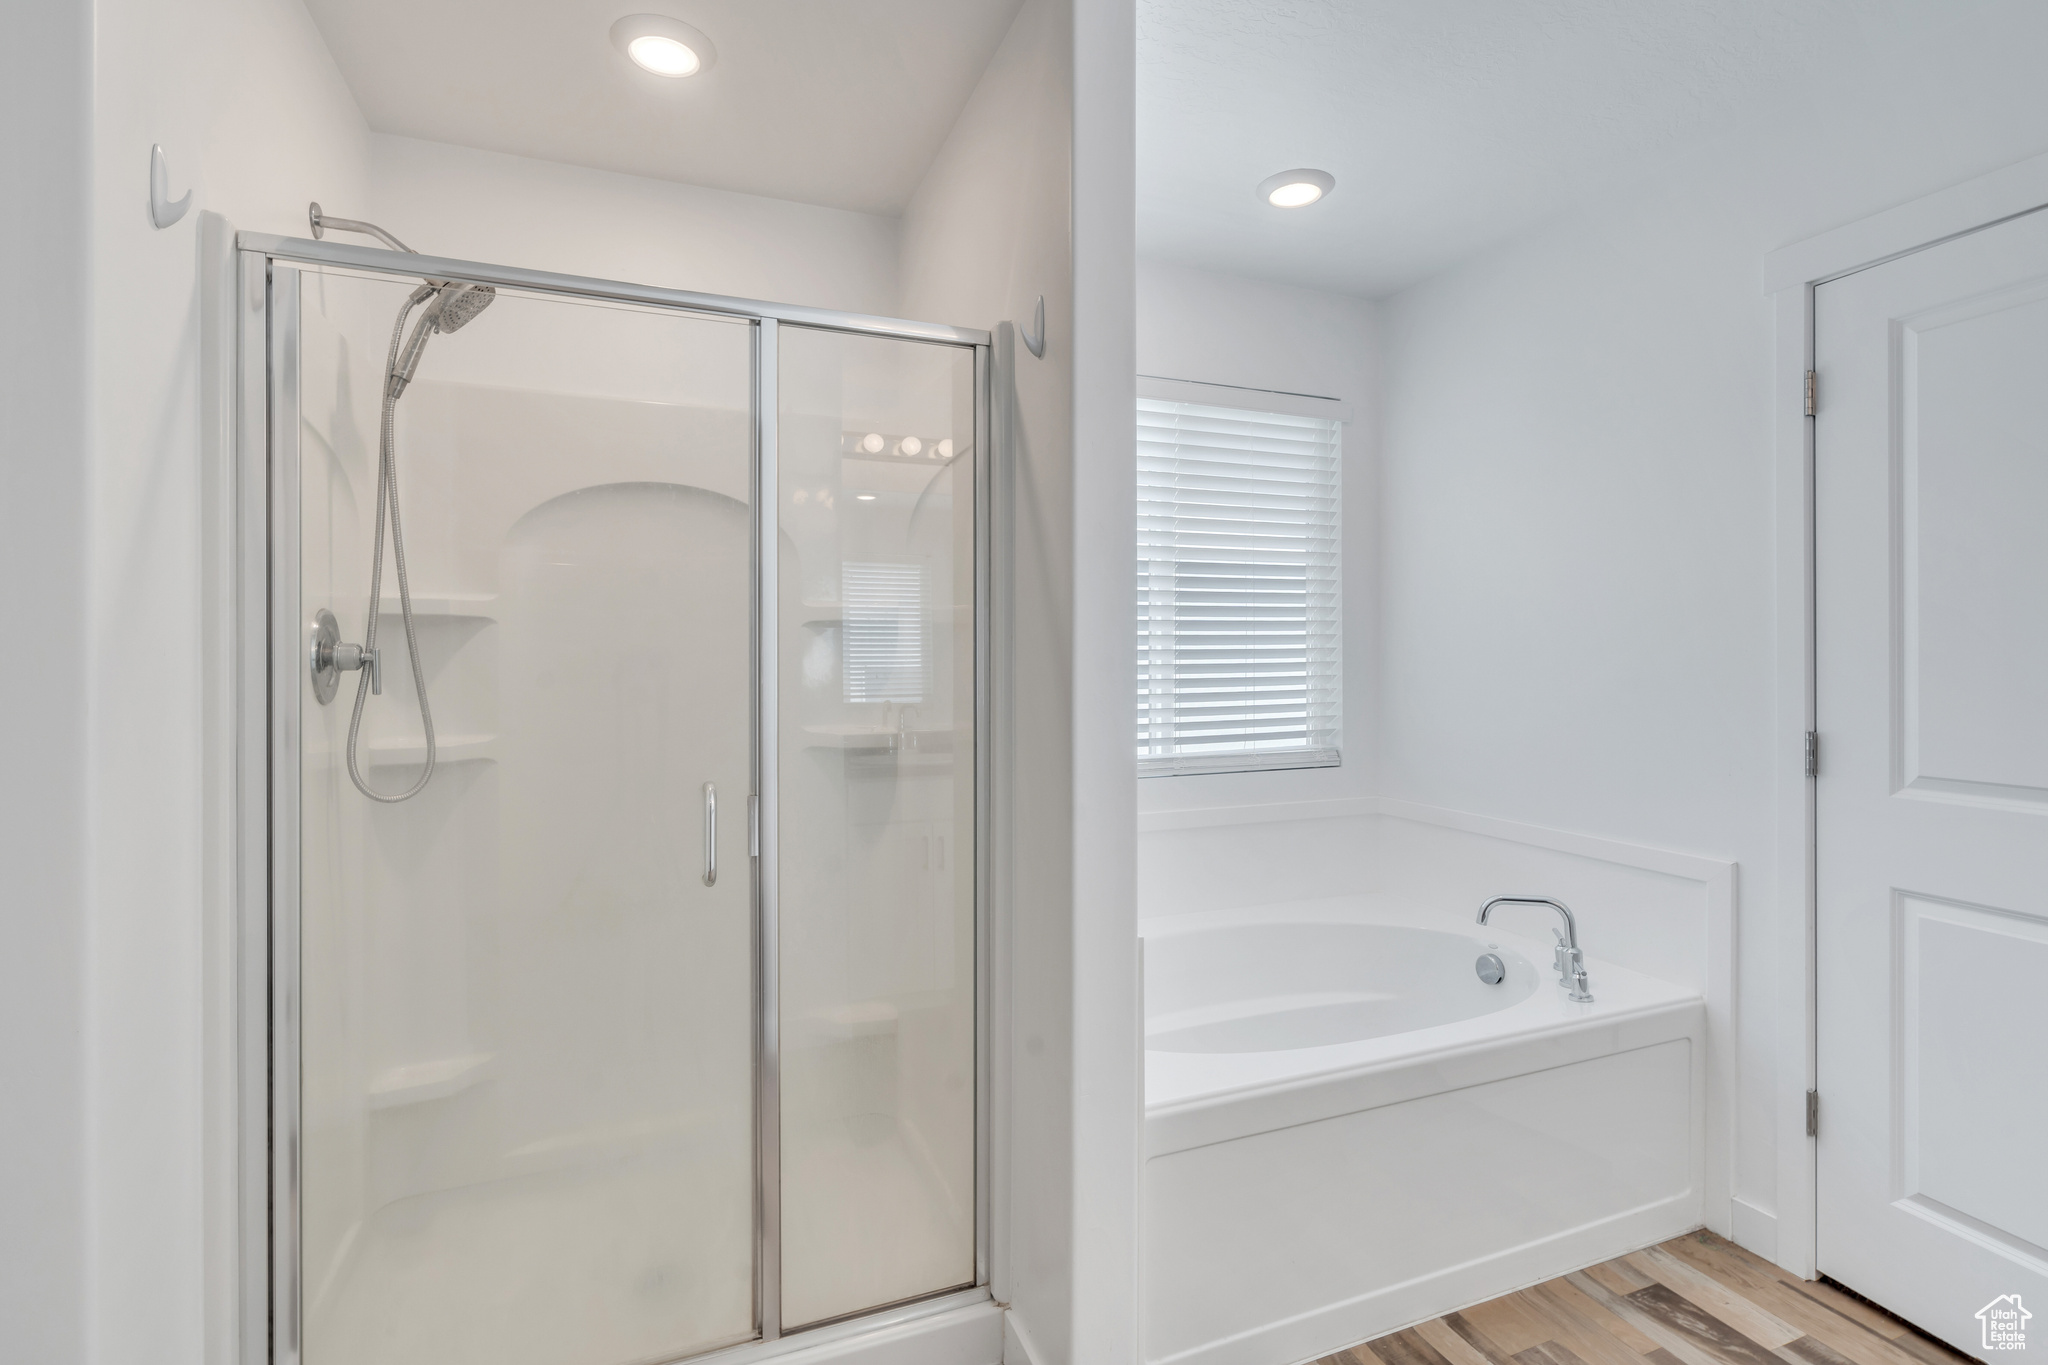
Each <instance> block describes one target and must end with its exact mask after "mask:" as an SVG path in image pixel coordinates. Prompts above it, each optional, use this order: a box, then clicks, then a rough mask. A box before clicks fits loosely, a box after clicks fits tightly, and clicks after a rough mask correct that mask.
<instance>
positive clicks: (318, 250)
mask: <svg viewBox="0 0 2048 1365" xmlns="http://www.w3.org/2000/svg"><path fill="white" fill-rule="evenodd" d="M236 260H237V270H236V281H237V308H236V316H237V318H238V324H237V327H236V336H235V343H236V396H235V403H236V455H235V489H234V502H235V506H234V517H233V525H234V528H235V530H234V535H235V541H236V543H235V564H236V569H235V584H236V603H235V616H234V620H235V631H236V644H235V650H236V652H235V675H234V676H235V679H236V682H235V687H236V691H237V697H236V715H237V723H236V755H235V774H236V800H235V842H236V849H237V852H236V859H237V867H236V883H235V884H236V888H237V890H236V897H237V914H236V943H237V956H238V961H237V964H236V981H237V992H238V1001H237V1004H238V1013H237V1018H236V1037H237V1046H238V1050H239V1065H238V1077H237V1085H238V1090H239V1094H240V1100H239V1116H238V1121H237V1136H238V1144H237V1145H238V1150H237V1154H236V1156H237V1172H238V1188H239V1199H240V1209H239V1218H238V1228H239V1243H240V1266H239V1274H238V1277H237V1294H238V1299H239V1313H238V1317H239V1334H240V1350H239V1352H238V1356H237V1358H238V1361H239V1362H240V1365H300V1359H301V1335H300V1334H301V1327H302V1321H301V1316H302V1309H303V1288H302V1284H301V1267H300V1264H299V1200H300V1164H299V1163H300V1147H299V1143H300V1111H299V1104H300V1096H301V1084H300V1076H299V1064H300V1053H299V1046H300V1039H299V1024H300V1018H299V1008H300V973H301V963H300V958H299V917H300V880H299V877H300V871H299V869H300V820H299V801H300V788H299V783H300V776H301V774H300V753H301V739H302V733H301V720H302V717H301V697H302V693H303V687H302V681H303V679H302V676H301V670H302V669H303V668H304V666H305V648H304V645H305V641H304V638H303V635H304V632H303V630H302V629H301V626H302V623H301V621H300V619H299V617H300V600H299V599H300V592H299V586H300V584H299V575H300V569H299V552H300V529H299V491H300V490H299V469H300V462H299V443H298V435H299V287H300V277H301V273H302V272H301V270H300V267H301V266H310V267H314V268H318V267H322V266H326V267H337V268H341V269H345V270H350V271H360V272H365V273H370V274H377V275H385V276H392V277H397V278H403V279H413V280H417V279H420V278H423V277H429V276H430V277H432V278H434V279H436V280H456V281H462V282H466V283H473V284H487V285H492V286H495V287H497V288H500V289H507V290H517V291H521V292H524V293H528V294H538V295H552V296H557V297H561V298H565V299H572V300H583V301H589V302H615V303H627V304H635V305H642V306H650V307H653V308H658V309H671V310H674V311H676V312H680V313H691V314H699V315H710V316H714V317H718V318H723V319H726V320H738V321H744V322H747V323H749V324H750V325H751V328H752V351H753V413H752V428H753V431H752V437H753V458H752V465H753V468H752V478H751V488H752V495H753V508H752V512H753V527H752V552H753V564H752V566H751V568H752V574H751V579H752V592H753V602H752V632H751V635H752V655H753V657H752V659H751V672H752V687H751V699H752V717H751V728H752V744H751V748H752V772H753V792H752V793H751V794H750V796H749V800H748V821H749V852H750V853H751V854H752V855H753V856H752V858H751V859H750V863H751V868H750V871H751V873H752V876H751V882H752V900H753V916H754V935H753V944H752V946H753V959H754V960H753V964H752V972H753V992H754V1018H753V1024H754V1053H755V1056H754V1087H755V1104H754V1114H755V1135H756V1148H755V1158H754V1159H755V1172H754V1208H755V1229H754V1232H755V1242H754V1245H755V1277H754V1285H755V1318H756V1321H755V1328H756V1332H757V1337H756V1339H755V1340H752V1341H749V1342H745V1343H742V1344H740V1345H737V1346H730V1347H725V1348H722V1349H718V1350H713V1351H709V1352H703V1353H699V1354H697V1355H694V1356H689V1357H678V1359H689V1360H690V1361H692V1362H693V1365H695V1363H696V1362H717V1363H718V1365H753V1362H756V1361H764V1360H768V1359H772V1358H775V1357H778V1356H782V1355H786V1354H788V1353H790V1352H793V1351H796V1350H799V1349H804V1348H808V1347H810V1346H813V1345H818V1346H823V1345H827V1344H829V1343H833V1342H838V1341H843V1340H845V1339H846V1338H848V1337H852V1336H855V1335H858V1334H860V1333H862V1332H867V1331H871V1330H875V1329H877V1328H879V1327H883V1326H892V1325H895V1324H898V1323H902V1322H906V1321H909V1320H912V1319H916V1318H920V1317H924V1316H928V1315H933V1314H938V1313H942V1312H945V1311H947V1310H949V1309H953V1308H958V1307H963V1306H967V1305H972V1304H979V1303H983V1302H986V1301H987V1300H988V1298H989V1285H990V1282H991V1278H992V1275H993V1266H992V1261H993V1257H994V1248H995V1245H996V1242H995V1238H994V1236H993V1231H992V1228H991V1209H992V1200H991V1198H990V1189H989V1185H990V1168H991V1145H990V1127H989V1125H990V1115H991V1105H992V1092H991V1084H990V1077H991V1063H992V1060H993V1056H994V1049H993V1046H992V1042H991V1013H990V1008H989V1000H990V992H991V987H992V985H993V983H994V979H995V973H994V969H993V967H992V963H991V948H992V945H993V942H994V940H993V937H992V935H991V934H990V932H989V927H988V926H989V917H990V901H991V888H992V885H993V883H992V880H991V859H992V855H993V841H992V838H991V830H992V828H993V809H992V794H993V791H994V782H993V775H992V771H991V759H992V756H993V746H992V744H991V736H992V720H993V715H992V696H993V693H992V689H991V676H992V670H993V665H994V654H993V644H992V636H993V632H992V628H991V613H992V611H993V609H994V603H995V598H994V594H993V590H992V584H991V564H992V558H991V548H990V547H991V541H992V538H993V534H994V514H993V500H992V497H991V482H990V480H991V476H992V474H993V472H994V459H993V453H992V451H991V441H992V439H993V437H994V434H995V427H996V424H995V423H993V422H992V421H991V414H990V403H991V400H992V399H993V397H994V388H993V361H992V339H991V337H990V335H989V333H987V332H982V331H977V330H974V329H971V328H960V327H948V326H942V325H937V324H931V323H919V322H909V321H903V320H900V319H892V318H879V317H869V316H866V315H863V314H856V313H844V312H838V311H834V310H830V309H819V308H808V307H802V306H793V305H786V304H775V303H766V302H760V301H756V300H751V299H736V298H727V297H723V296H719V295H711V294H698V293H693V292H690V291H686V290H675V289H662V288H657V287H654V286H649V285H636V284H628V283H622V282H619V281H614V280H601V279H587V278H583V277H579V276H572V275H562V274H556V273H553V272H548V271H534V270H524V269H520V268H517V267H510V266H494V265H488V264H483V263H479V262H472V261H458V260H451V259H447V258H443V257H434V256H421V255H409V254H403V253H400V252H395V251H386V250H382V249H379V248H373V247H362V246H355V245H351V244H347V243H342V242H333V241H311V240H306V239H300V238H286V237H275V236H270V235H265V234H256V233H246V232H245V233H242V234H240V235H239V237H238V239H237V252H236ZM784 323H788V324H791V325H795V326H800V327H806V328H815V329H818V330H822V331H835V332H845V333H852V334H857V335H864V336H874V337H884V338H892V339H896V340H900V341H911V342H922V343H927V344H938V345H943V346H953V347H961V348H966V349H971V350H972V351H973V361H974V378H973V386H974V404H975V411H974V432H975V450H974V458H973V468H974V479H975V485H974V497H975V502H974V509H973V522H974V555H973V563H974V584H973V598H972V600H973V602H974V612H975V622H974V645H973V656H974V697H973V715H974V727H975V730H974V764H975V773H974V806H975V817H974V830H973V846H974V848H975V851H976V869H975V879H974V901H975V904H974V908H973V926H974V944H975V948H974V981H975V1000H974V1030H975V1039H974V1057H975V1085H974V1088H975V1097H974V1111H975V1133H974V1164H975V1181H974V1189H975V1197H974V1207H975V1220H974V1222H975V1229H974V1268H975V1281H974V1284H973V1285H972V1286H971V1287H969V1288H966V1289H957V1290H947V1291H942V1292H940V1293H937V1294H934V1295H930V1296H926V1297H923V1298H919V1299H914V1300H910V1301H907V1302H904V1303H901V1304H896V1305H885V1306H882V1307H880V1308H877V1309H874V1310H871V1311H868V1312H865V1313H861V1314H859V1315H856V1316H853V1317H850V1318H846V1319H840V1320H835V1321H834V1322H832V1323H830V1324H827V1325H822V1326H818V1327H812V1328H807V1329H804V1330H802V1331H799V1332H796V1333H792V1334H790V1335H787V1336H785V1335H784V1333H783V1330H782V1322H781V1295H780V1283H781V1246H780V1228H781V1210H780V1190H781V1184H780V1179H781V1172H780V1142H779V1127H780V1057H781V1047H780V1038H779V1016H778V1009H779V982H778V980H777V969H776V958H777V952H776V946H777V943H778V937H777V928H778V923H779V903H778V896H777V876H776V855H777V851H778V848H779V843H778V822H777V809H776V789H777V782H776V769H777V752H776V726H775V724H774V720H775V715H776V708H775V698H776V697H777V688H778V683H779V679H778V677H777V665H778V659H777V650H776V641H777V639H778V638H779V637H778V621H777V619H776V617H777V611H776V602H777V590H778V584H777V581H776V579H777V571H778V564H777V556H776V553H775V551H776V546H777V536H778V520H777V516H776V498H775V492H776V442H777V373H776V370H777V358H778V343H779V340H780V330H781V326H782V324H784Z"/></svg>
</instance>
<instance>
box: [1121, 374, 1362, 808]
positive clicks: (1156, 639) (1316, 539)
mask: <svg viewBox="0 0 2048 1365" xmlns="http://www.w3.org/2000/svg"><path fill="white" fill-rule="evenodd" d="M1340 429H1341V428H1340V424H1339V423H1338V422H1336V421H1335V420H1332V419H1330V418H1327V417H1305V416H1294V415H1291V414H1288V413H1276V412H1260V411H1251V410H1246V409H1240V408H1225V407H1210V406H1204V405H1200V404H1195V403H1186V402H1169V401H1166V400H1163V399H1155V398H1141V399H1139V400H1138V601H1137V606H1138V768H1139V772H1140V773H1141V774H1142V775H1152V776H1162V775H1166V774H1172V773H1204V772H1229V771H1236V770H1243V769H1252V768H1306V767H1328V766H1331V765H1334V764H1335V763H1337V762H1338V751H1339V746H1340V744H1341V729H1342V718H1341V703H1340V698H1341V694H1342V677H1341V663H1340V660H1341V648H1340V640H1339V635H1338V624H1339V613H1338V567H1337V508H1338V461H1339V451H1338V445H1339V431H1340Z"/></svg>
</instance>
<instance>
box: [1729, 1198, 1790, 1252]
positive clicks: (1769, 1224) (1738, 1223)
mask: <svg viewBox="0 0 2048 1365" xmlns="http://www.w3.org/2000/svg"><path fill="white" fill-rule="evenodd" d="M1728 1225H1729V1228H1730V1230H1731V1235H1730V1237H1729V1238H1728V1240H1729V1241H1731V1242H1733V1243H1735V1245H1737V1246H1739V1247H1741V1248H1742V1249H1743V1250H1744V1251H1754V1252H1755V1253H1756V1254H1757V1255H1759V1256H1761V1257H1763V1258H1764V1259H1765V1260H1766V1261H1776V1260H1777V1259H1778V1215H1777V1214H1775V1213H1765V1212H1764V1211H1763V1210H1762V1209H1760V1208H1758V1207H1757V1206H1756V1205H1754V1204H1752V1203H1750V1202H1749V1201H1748V1200H1747V1199H1743V1198H1741V1197H1739V1196H1738V1197H1737V1198H1734V1199H1731V1200H1729V1201H1728Z"/></svg>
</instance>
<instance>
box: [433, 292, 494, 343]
mask: <svg viewBox="0 0 2048 1365" xmlns="http://www.w3.org/2000/svg"><path fill="white" fill-rule="evenodd" d="M497 297H498V291H497V290H496V289H493V288H492V287H491V286H490V285H487V284H448V285H443V286H442V287H441V296H440V298H439V299H438V300H436V301H435V303H434V305H433V307H431V308H429V309H428V310H427V313H428V315H429V316H430V317H432V318H433V319H434V330H435V331H437V332H458V331H461V330H462V327H463V325H464V324H466V323H467V322H468V321H469V320H470V319H471V318H473V317H475V316H476V315H477V314H478V313H481V312H483V311H484V309H486V308H488V307H490V306H491V302H492V300H494V299H496V298H497Z"/></svg>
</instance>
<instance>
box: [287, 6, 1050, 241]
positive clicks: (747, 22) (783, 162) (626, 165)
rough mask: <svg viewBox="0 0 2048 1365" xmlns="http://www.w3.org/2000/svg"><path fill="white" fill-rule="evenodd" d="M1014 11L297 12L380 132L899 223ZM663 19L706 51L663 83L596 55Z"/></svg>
mask: <svg viewBox="0 0 2048 1365" xmlns="http://www.w3.org/2000/svg"><path fill="white" fill-rule="evenodd" d="M1020 3H1021V0H308V4H307V7H308V8H309V9H310V10H311V11H312V13H313V19H314V22H316V23H317V24H318V25H319V26H320V31H321V33H322V34H323V35H324V36H325V38H326V40H327V45H328V48H329V50H330V51H332V52H333V54H334V59H335V61H336V63H337V64H338V65H339V66H340V68H341V73H342V75H343V77H344V78H345V79H346V80H347V81H348V84H349V88H350V90H352V91H353V92H354V94H355V97H356V102H357V104H359V105H360V106H361V107H362V111H363V115H364V117H365V118H367V119H368V120H369V123H370V126H371V127H372V128H373V129H375V130H376V131H378V132H381V133H398V134H403V135H405V136H408V137H418V138H428V139H432V140H434V141H438V142H452V143H457V144H459V145H462V146H466V147H480V148H484V149H486V150H490V151H497V152H512V153H516V154H518V155H521V156H531V157H539V158H542V159H545V160H549V161H563V162H569V163H571V164H574V165H580V166H594V167H598V168H600V169H604V170H611V171H623V172H626V173H628V174H632V175H644V176H652V177H657V178H660V179H664V180H680V181H686V182H688V183H690V184H695V185H709V186H713V187H715V188H719V189H729V190H741V191H744V192H746V193H749V194H762V195H770V196H773V197H775V198H778V199H794V200H798V201H801V202H804V203H812V204H826V205H830V206H832V207H835V208H846V209H856V210H859V211H861V212H865V213H880V214H891V215H893V214H896V213H899V212H901V210H902V208H903V205H904V203H905V202H906V201H907V200H908V199H909V197H910V194H911V192H912V191H913V190H914V189H916V187H917V183H918V180H919V179H920V178H921V177H922V176H923V174H924V171H925V168H926V166H928V165H929V164H930V162H931V159H932V156H933V154H934V153H935V152H936V151H937V150H938V148H939V144H940V143H941V142H943V141H944V140H945V137H946V134H947V133H948V132H949V131H951V129H952V127H953V121H954V119H955V118H956V117H957V116H958V114H959V112H960V109H961V106H962V105H964V104H965V103H966V101H967V96H968V95H969V94H970V93H971V92H972V91H973V89H974V85H975V82H976V81H978V80H979V79H980V78H981V73H982V70H983V69H984V68H985V67H986V66H987V65H988V61H989V58H990V57H991V56H992V55H993V54H994V52H995V50H996V46H997V44H998V43H1000V42H1001V41H1002V38H1003V35H1004V34H1005V33H1006V32H1007V31H1008V30H1009V26H1010V21H1011V19H1012V18H1014V17H1015V15H1016V12H1017V8H1018V5H1019V4H1020ZM637 13H662V14H667V15H669V16H670V17H672V18H676V19H681V20H683V21H684V22H685V23H689V24H693V25H695V26H696V27H697V28H699V29H701V30H703V31H704V33H705V34H706V35H707V36H709V37H710V39H711V41H712V44H713V45H714V46H715V47H716V48H717V49H718V60H717V62H716V64H715V65H714V66H713V67H712V68H711V69H710V70H708V71H706V72H704V73H703V74H701V75H698V76H694V77H690V78H688V79H685V80H670V79H666V78H664V77H660V76H654V75H650V74H648V73H646V72H643V71H641V70H640V69H639V68H637V67H635V66H634V65H633V64H632V63H630V62H629V61H627V60H626V58H625V57H624V56H623V55H622V54H621V53H620V52H619V51H618V50H617V49H616V48H615V47H613V46H612V44H611V39H610V37H609V31H610V29H611V26H612V24H613V22H614V21H616V20H618V19H620V18H621V17H623V16H625V15H627V14H637Z"/></svg>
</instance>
